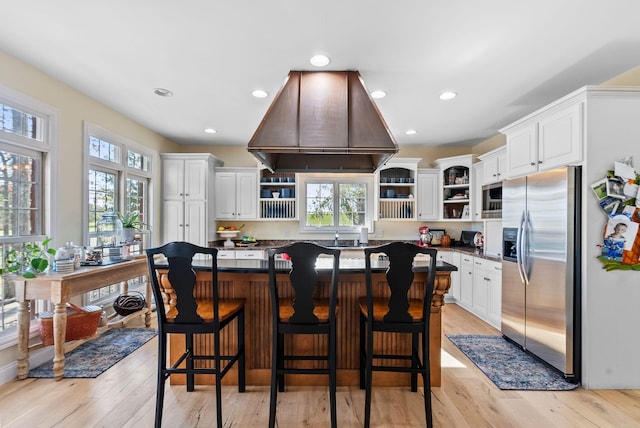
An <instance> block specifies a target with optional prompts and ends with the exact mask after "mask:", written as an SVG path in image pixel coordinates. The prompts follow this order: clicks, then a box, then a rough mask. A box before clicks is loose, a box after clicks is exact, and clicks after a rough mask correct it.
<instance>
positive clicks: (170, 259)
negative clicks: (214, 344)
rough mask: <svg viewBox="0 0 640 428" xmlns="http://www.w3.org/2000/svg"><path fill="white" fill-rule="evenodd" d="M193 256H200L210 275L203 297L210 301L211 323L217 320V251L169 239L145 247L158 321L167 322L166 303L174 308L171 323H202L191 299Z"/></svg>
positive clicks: (194, 276) (193, 286) (193, 287)
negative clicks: (164, 242) (159, 244)
mask: <svg viewBox="0 0 640 428" xmlns="http://www.w3.org/2000/svg"><path fill="white" fill-rule="evenodd" d="M196 255H198V256H202V257H198V258H201V259H202V261H201V262H199V263H198V265H200V266H203V267H205V268H206V269H204V270H206V271H208V272H207V275H211V276H210V280H211V290H210V291H207V292H206V293H205V296H207V297H208V299H210V301H212V303H213V318H214V324H216V323H217V322H218V319H219V318H218V273H217V270H218V269H217V267H218V265H217V256H218V250H217V249H215V248H208V247H200V246H197V245H194V244H191V243H189V242H170V243H168V244H165V245H162V246H160V247H156V248H149V249H147V263H148V265H149V278H150V279H151V288H152V290H153V296H154V298H155V301H156V310H157V312H158V321H159V322H160V323H167V322H168V321H167V312H166V305H168V306H170V307H171V308H175V309H177V314H174V315H175V317H171V323H172V324H174V325H175V324H202V323H204V322H205V321H204V320H203V319H202V318H201V317H200V315H198V312H197V309H198V304H197V303H196V299H195V298H194V289H195V288H196V271H195V269H194V267H193V259H194V257H196ZM156 256H162V257H159V258H157V257H156ZM163 303H164V304H163Z"/></svg>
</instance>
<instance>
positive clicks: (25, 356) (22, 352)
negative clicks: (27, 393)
mask: <svg viewBox="0 0 640 428" xmlns="http://www.w3.org/2000/svg"><path fill="white" fill-rule="evenodd" d="M29 303H30V302H29V300H25V301H22V302H19V303H18V379H26V378H27V376H28V375H29V328H30V326H29V324H30V319H31V313H30V311H29Z"/></svg>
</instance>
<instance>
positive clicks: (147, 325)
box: [144, 277, 151, 328]
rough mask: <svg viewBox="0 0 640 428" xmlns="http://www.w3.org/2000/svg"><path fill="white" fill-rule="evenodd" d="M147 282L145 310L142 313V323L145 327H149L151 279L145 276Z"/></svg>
mask: <svg viewBox="0 0 640 428" xmlns="http://www.w3.org/2000/svg"><path fill="white" fill-rule="evenodd" d="M145 279H146V282H147V312H145V314H144V325H145V327H147V328H149V327H151V281H150V280H149V278H146V277H145Z"/></svg>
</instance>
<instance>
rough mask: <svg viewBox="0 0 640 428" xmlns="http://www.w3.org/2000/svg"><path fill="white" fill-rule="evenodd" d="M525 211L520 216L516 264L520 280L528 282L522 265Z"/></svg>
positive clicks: (524, 282)
mask: <svg viewBox="0 0 640 428" xmlns="http://www.w3.org/2000/svg"><path fill="white" fill-rule="evenodd" d="M524 220H525V218H524V211H523V212H522V215H521V216H520V224H519V225H518V232H517V234H516V265H517V266H518V274H519V275H520V281H522V283H523V284H526V283H527V281H526V279H525V276H524V272H523V266H522V239H523V237H522V234H523V228H524Z"/></svg>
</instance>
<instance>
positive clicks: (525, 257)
mask: <svg viewBox="0 0 640 428" xmlns="http://www.w3.org/2000/svg"><path fill="white" fill-rule="evenodd" d="M523 218H524V221H523V222H522V249H521V254H522V274H523V276H524V281H525V284H526V285H529V269H530V266H529V211H525V212H523Z"/></svg>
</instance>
